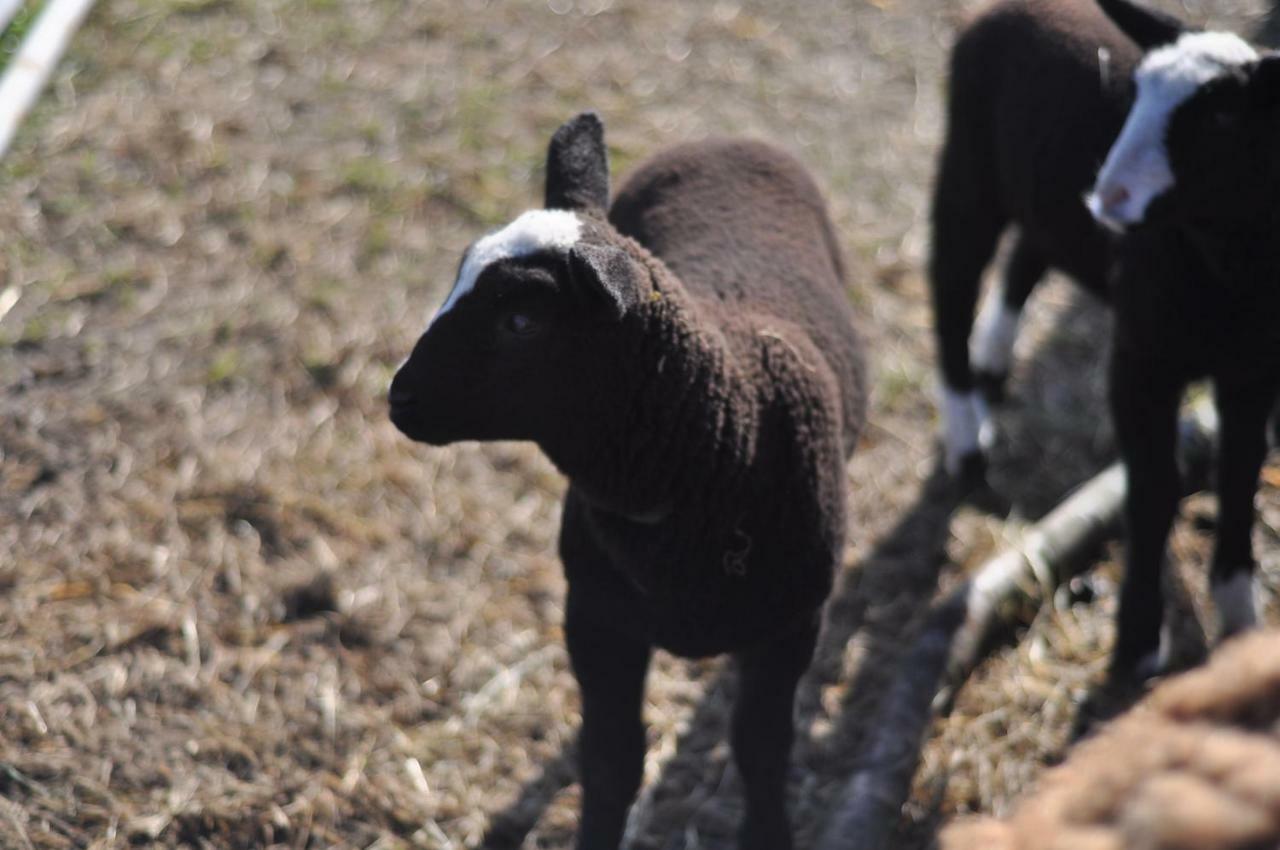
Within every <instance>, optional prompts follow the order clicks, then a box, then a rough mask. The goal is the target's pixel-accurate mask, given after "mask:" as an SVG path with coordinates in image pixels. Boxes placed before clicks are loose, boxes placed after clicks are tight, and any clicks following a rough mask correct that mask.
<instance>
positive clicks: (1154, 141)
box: [1086, 32, 1258, 230]
mask: <svg viewBox="0 0 1280 850" xmlns="http://www.w3.org/2000/svg"><path fill="white" fill-rule="evenodd" d="M1257 58H1258V53H1257V51H1256V50H1254V49H1253V48H1252V47H1250V46H1249V45H1248V44H1247V43H1246V42H1245V41H1244V40H1243V39H1241V38H1240V37H1239V36H1237V35H1234V34H1232V33H1227V32H1195V33H1186V34H1184V35H1182V36H1181V37H1179V38H1178V40H1177V41H1176V42H1174V43H1173V44H1170V45H1167V46H1165V47H1161V48H1159V49H1157V50H1153V51H1152V52H1151V53H1149V54H1147V56H1146V58H1144V59H1143V60H1142V64H1140V65H1139V66H1138V70H1137V72H1136V73H1135V74H1134V78H1135V80H1136V82H1137V84H1138V93H1137V97H1136V98H1135V100H1134V103H1133V107H1132V108H1131V109H1130V110H1129V117H1128V118H1127V119H1125V123H1124V128H1123V129H1122V130H1121V131H1120V136H1119V137H1118V138H1117V139H1116V141H1115V143H1114V144H1113V145H1112V146H1111V151H1110V152H1109V153H1108V154H1107V160H1106V162H1105V163H1103V166H1102V170H1101V171H1100V172H1098V180H1097V183H1096V184H1095V186H1094V189H1093V191H1092V192H1091V193H1090V194H1089V196H1088V197H1087V199H1086V204H1087V205H1088V207H1089V211H1090V212H1091V213H1093V217H1094V218H1096V219H1097V220H1098V221H1100V222H1101V223H1103V224H1105V225H1107V226H1108V227H1111V228H1113V229H1116V230H1121V229H1123V228H1124V226H1125V225H1128V224H1135V223H1137V222H1139V221H1141V220H1142V218H1143V216H1144V215H1145V214H1146V210H1147V206H1148V205H1149V204H1150V203H1151V201H1152V200H1154V199H1155V198H1156V197H1157V196H1158V195H1160V194H1162V193H1163V192H1165V191H1167V190H1168V189H1170V188H1171V187H1172V186H1173V183H1174V176H1173V170H1172V169H1171V168H1170V166H1169V154H1168V150H1167V149H1166V148H1165V135H1166V133H1167V131H1168V127H1169V118H1170V116H1171V115H1173V113H1174V111H1175V110H1177V108H1178V107H1179V106H1181V105H1182V104H1183V103H1184V102H1186V100H1187V99H1188V98H1190V97H1191V96H1192V95H1194V94H1195V93H1196V91H1197V90H1198V89H1199V88H1200V87H1201V86H1203V85H1204V84H1205V83H1208V82H1210V81H1211V80H1215V79H1217V78H1219V77H1222V76H1225V75H1226V74H1228V73H1230V71H1231V69H1232V67H1235V66H1239V65H1243V64H1245V63H1247V62H1252V61H1255V60H1256V59H1257Z"/></svg>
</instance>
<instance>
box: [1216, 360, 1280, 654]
mask: <svg viewBox="0 0 1280 850" xmlns="http://www.w3.org/2000/svg"><path fill="white" fill-rule="evenodd" d="M1273 397H1274V390H1273V389H1272V388H1271V387H1258V386H1252V387H1229V386H1224V385H1223V383H1222V382H1221V381H1219V382H1218V387H1217V407H1218V417H1219V419H1220V420H1221V428H1222V437H1221V443H1220V450H1219V457H1218V535H1217V541H1216V545H1215V548H1214V553H1213V565H1212V568H1211V571H1210V587H1211V589H1212V595H1213V601H1214V604H1215V607H1216V608H1217V612H1218V620H1219V622H1220V624H1221V634H1222V635H1223V636H1224V637H1226V636H1229V635H1232V634H1234V633H1236V632H1239V631H1243V630H1245V629H1248V628H1251V627H1252V626H1254V625H1255V624H1256V623H1257V616H1258V615H1257V600H1256V598H1255V588H1254V586H1253V572H1254V560H1253V541H1252V539H1251V538H1252V533H1253V518H1254V517H1253V498H1254V495H1255V494H1256V492H1257V490H1258V473H1259V471H1260V470H1261V468H1262V462H1263V460H1264V458H1265V457H1266V453H1267V436H1266V432H1267V415H1268V414H1269V413H1270V411H1271V407H1272V400H1273Z"/></svg>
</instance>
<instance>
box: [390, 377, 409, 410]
mask: <svg viewBox="0 0 1280 850" xmlns="http://www.w3.org/2000/svg"><path fill="white" fill-rule="evenodd" d="M404 384H405V381H404V379H403V378H401V377H400V373H398V372H397V373H396V376H395V377H394V378H392V379H391V386H390V387H389V388H388V390H387V402H388V403H390V405H391V407H393V408H397V407H399V408H404V407H408V406H410V405H412V404H413V402H414V397H413V393H412V392H410V391H409V390H408V389H406V388H405V386H404Z"/></svg>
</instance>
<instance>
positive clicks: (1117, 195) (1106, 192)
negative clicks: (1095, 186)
mask: <svg viewBox="0 0 1280 850" xmlns="http://www.w3.org/2000/svg"><path fill="white" fill-rule="evenodd" d="M1098 200H1100V201H1102V207H1103V209H1108V210H1113V209H1115V208H1116V207H1118V206H1120V205H1121V204H1123V203H1125V202H1126V201H1128V200H1129V190H1128V189H1126V188H1125V187H1124V186H1123V185H1121V184H1118V183H1117V184H1115V185H1113V186H1103V187H1102V188H1100V189H1099V190H1098Z"/></svg>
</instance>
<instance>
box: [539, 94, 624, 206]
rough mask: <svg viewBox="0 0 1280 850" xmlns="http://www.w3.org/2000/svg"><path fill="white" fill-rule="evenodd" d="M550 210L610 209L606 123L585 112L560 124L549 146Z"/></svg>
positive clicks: (548, 194) (547, 199)
mask: <svg viewBox="0 0 1280 850" xmlns="http://www.w3.org/2000/svg"><path fill="white" fill-rule="evenodd" d="M545 206H546V208H547V209H549V210H578V209H592V208H595V209H598V210H601V211H603V210H607V209H608V208H609V152H608V150H607V149H606V148H605V146H604V124H603V123H602V122H601V121H600V116H598V115H596V114H595V113H594V112H583V113H580V114H578V115H576V116H574V117H573V118H571V119H569V120H568V121H566V122H565V123H564V124H562V125H560V129H558V130H556V132H555V135H554V136H552V137H551V144H550V145H549V146H548V147H547V197H546V204H545Z"/></svg>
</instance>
